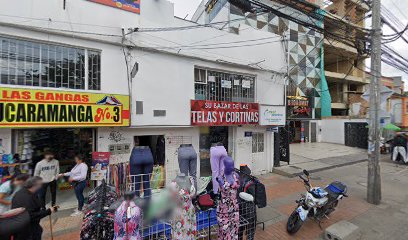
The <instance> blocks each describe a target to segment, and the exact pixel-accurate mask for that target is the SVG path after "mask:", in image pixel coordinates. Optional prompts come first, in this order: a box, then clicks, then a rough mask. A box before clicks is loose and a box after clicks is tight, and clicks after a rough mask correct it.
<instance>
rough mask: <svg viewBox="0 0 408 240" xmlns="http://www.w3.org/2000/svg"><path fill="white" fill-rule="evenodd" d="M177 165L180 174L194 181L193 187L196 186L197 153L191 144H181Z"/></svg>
mask: <svg viewBox="0 0 408 240" xmlns="http://www.w3.org/2000/svg"><path fill="white" fill-rule="evenodd" d="M177 152H178V164H179V168H180V172H181V173H184V174H185V175H186V176H191V177H193V179H194V186H197V184H196V179H197V153H196V151H195V150H194V147H193V145H192V144H181V145H180V147H179V148H178V151H177Z"/></svg>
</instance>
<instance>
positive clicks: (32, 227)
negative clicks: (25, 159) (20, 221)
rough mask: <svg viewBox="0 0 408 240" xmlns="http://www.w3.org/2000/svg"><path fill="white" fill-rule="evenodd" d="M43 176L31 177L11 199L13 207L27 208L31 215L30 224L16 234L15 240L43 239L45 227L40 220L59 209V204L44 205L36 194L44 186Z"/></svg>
mask: <svg viewBox="0 0 408 240" xmlns="http://www.w3.org/2000/svg"><path fill="white" fill-rule="evenodd" d="M42 185H43V184H42V180H41V177H37V176H34V177H31V178H29V179H28V180H27V181H26V182H25V183H24V185H23V188H22V189H21V190H19V191H18V192H17V193H16V194H15V195H14V197H13V199H12V201H11V208H12V209H14V208H25V209H26V210H27V212H28V214H29V215H30V224H29V226H28V227H27V228H26V229H24V231H20V232H19V233H18V234H16V235H14V236H13V237H14V238H13V239H14V240H41V239H42V232H43V229H42V227H41V225H40V220H41V219H42V218H44V217H46V216H48V215H50V214H51V213H53V212H56V211H57V210H58V206H53V207H51V208H48V209H44V208H43V207H42V202H41V200H40V198H38V195H37V194H36V193H37V191H38V190H40V189H41V188H42Z"/></svg>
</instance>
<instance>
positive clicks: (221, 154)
mask: <svg viewBox="0 0 408 240" xmlns="http://www.w3.org/2000/svg"><path fill="white" fill-rule="evenodd" d="M225 157H228V154H227V150H226V149H225V147H224V146H222V145H220V146H213V147H211V149H210V162H211V170H212V181H213V190H214V193H215V194H217V193H218V189H219V182H218V181H217V178H219V177H221V176H222V175H223V174H224V163H223V159H224V158H225Z"/></svg>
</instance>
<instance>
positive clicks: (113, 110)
mask: <svg viewBox="0 0 408 240" xmlns="http://www.w3.org/2000/svg"><path fill="white" fill-rule="evenodd" d="M128 125H129V96H126V95H111V94H94V93H83V92H65V91H49V90H29V89H17V88H0V127H13V128H19V127H85V126H89V127H90V126H128Z"/></svg>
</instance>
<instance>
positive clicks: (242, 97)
mask: <svg viewBox="0 0 408 240" xmlns="http://www.w3.org/2000/svg"><path fill="white" fill-rule="evenodd" d="M204 71H205V73H204ZM194 73H195V76H194V79H195V99H196V100H212V101H229V102H254V101H255V77H254V76H250V75H243V74H234V73H225V72H219V71H213V70H205V69H201V68H200V69H198V68H196V69H195V70H194ZM203 77H205V78H206V79H205V80H204V79H203Z"/></svg>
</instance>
